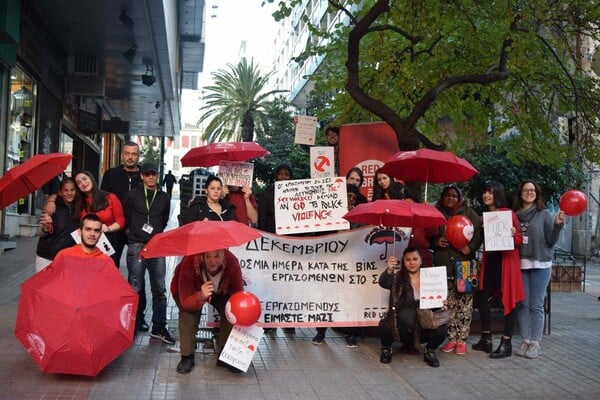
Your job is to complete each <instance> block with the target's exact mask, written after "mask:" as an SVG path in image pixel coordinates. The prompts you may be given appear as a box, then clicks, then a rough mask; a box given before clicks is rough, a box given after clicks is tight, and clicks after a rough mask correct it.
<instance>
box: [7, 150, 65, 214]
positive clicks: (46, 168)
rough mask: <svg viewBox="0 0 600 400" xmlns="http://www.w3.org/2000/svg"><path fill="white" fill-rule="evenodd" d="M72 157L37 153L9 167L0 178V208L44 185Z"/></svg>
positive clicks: (61, 170) (61, 169) (61, 154)
mask: <svg viewBox="0 0 600 400" xmlns="http://www.w3.org/2000/svg"><path fill="white" fill-rule="evenodd" d="M72 158H73V156H72V155H71V154H65V153H50V154H37V155H35V156H33V157H31V158H30V159H29V160H27V161H25V162H24V163H23V164H20V165H17V166H16V167H14V168H11V169H9V170H8V171H7V172H6V174H4V176H3V177H2V178H1V179H0V209H2V208H5V207H7V206H9V205H10V204H12V203H14V202H15V201H17V200H19V199H20V198H22V197H25V196H27V195H28V194H29V193H32V192H34V191H36V190H37V189H39V188H41V187H42V186H44V185H45V184H46V183H48V182H49V181H50V180H51V179H52V178H54V177H55V176H57V175H58V174H60V173H62V172H63V171H64V170H65V168H67V165H69V162H70V161H71V159H72Z"/></svg>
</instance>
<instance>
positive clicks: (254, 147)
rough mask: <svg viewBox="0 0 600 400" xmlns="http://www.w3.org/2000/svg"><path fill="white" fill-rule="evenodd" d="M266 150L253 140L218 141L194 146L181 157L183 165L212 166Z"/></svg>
mask: <svg viewBox="0 0 600 400" xmlns="http://www.w3.org/2000/svg"><path fill="white" fill-rule="evenodd" d="M267 153H268V151H267V149H265V148H264V147H262V146H260V145H258V144H256V143H254V142H220V143H211V144H209V145H206V146H201V147H194V148H193V149H191V150H190V151H188V152H187V153H185V155H184V156H183V157H181V165H182V166H184V167H212V166H214V165H219V162H221V161H246V160H250V159H252V158H257V157H262V156H264V155H265V154H267Z"/></svg>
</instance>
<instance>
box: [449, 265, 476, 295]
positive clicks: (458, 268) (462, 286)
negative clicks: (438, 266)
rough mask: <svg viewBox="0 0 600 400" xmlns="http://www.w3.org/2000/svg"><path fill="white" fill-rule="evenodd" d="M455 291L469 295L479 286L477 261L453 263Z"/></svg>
mask: <svg viewBox="0 0 600 400" xmlns="http://www.w3.org/2000/svg"><path fill="white" fill-rule="evenodd" d="M454 272H455V276H456V279H455V281H456V291H457V292H459V293H471V292H472V291H473V290H475V289H476V288H477V286H478V285H479V264H478V263H477V260H467V261H459V260H455V261H454Z"/></svg>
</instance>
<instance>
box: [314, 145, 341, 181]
mask: <svg viewBox="0 0 600 400" xmlns="http://www.w3.org/2000/svg"><path fill="white" fill-rule="evenodd" d="M334 157H335V155H334V149H333V146H323V147H311V148H310V177H311V178H312V179H319V178H331V177H334V176H335V158H334Z"/></svg>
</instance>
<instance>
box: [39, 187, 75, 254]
mask: <svg viewBox="0 0 600 400" xmlns="http://www.w3.org/2000/svg"><path fill="white" fill-rule="evenodd" d="M55 203H56V211H54V214H53V215H52V229H53V231H52V233H50V234H47V235H46V236H43V237H40V240H39V241H38V245H37V251H36V254H37V255H38V256H40V257H43V258H45V259H48V260H53V259H54V256H56V253H58V252H59V251H60V250H62V249H64V248H67V247H71V246H73V245H75V240H73V237H72V236H71V232H73V231H74V230H76V229H77V228H79V215H77V213H76V212H75V209H74V207H70V206H68V205H67V204H66V203H65V202H64V200H63V199H62V197H60V196H56V200H55Z"/></svg>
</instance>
